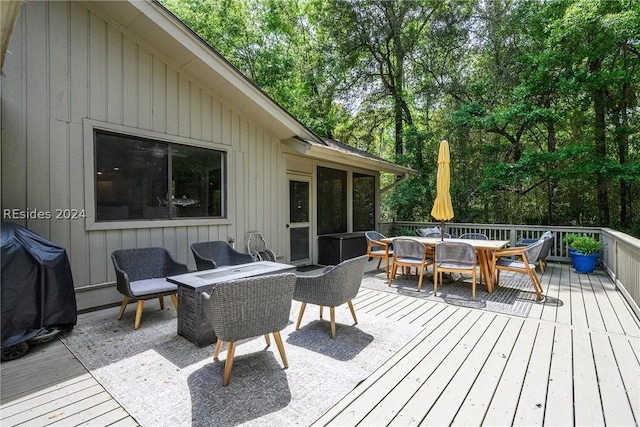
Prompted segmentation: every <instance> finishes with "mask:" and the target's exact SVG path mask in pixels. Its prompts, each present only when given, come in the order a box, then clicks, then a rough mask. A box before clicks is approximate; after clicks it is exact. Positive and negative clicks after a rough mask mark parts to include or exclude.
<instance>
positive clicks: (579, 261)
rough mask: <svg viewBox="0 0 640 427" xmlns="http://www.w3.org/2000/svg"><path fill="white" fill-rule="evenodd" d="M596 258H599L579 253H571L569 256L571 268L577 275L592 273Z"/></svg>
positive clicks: (597, 255)
mask: <svg viewBox="0 0 640 427" xmlns="http://www.w3.org/2000/svg"><path fill="white" fill-rule="evenodd" d="M598 258H600V254H590V255H585V254H581V253H580V252H573V253H572V254H571V260H572V261H573V268H575V269H576V271H577V272H578V273H593V270H595V269H596V264H597V263H598Z"/></svg>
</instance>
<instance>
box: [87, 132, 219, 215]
mask: <svg viewBox="0 0 640 427" xmlns="http://www.w3.org/2000/svg"><path fill="white" fill-rule="evenodd" d="M95 153H96V156H95V171H96V220H97V221H123V220H143V219H160V218H166V219H171V218H185V217H214V218H221V217H224V216H225V214H226V212H225V181H224V176H225V154H224V153H223V152H220V151H215V150H209V149H205V148H197V147H190V146H185V145H179V144H172V143H167V142H164V141H154V140H149V139H144V138H138V137H133V136H127V135H120V134H115V133H109V132H104V131H96V132H95Z"/></svg>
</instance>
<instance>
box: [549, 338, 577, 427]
mask: <svg viewBox="0 0 640 427" xmlns="http://www.w3.org/2000/svg"><path fill="white" fill-rule="evenodd" d="M552 352H553V353H552V357H551V367H550V369H549V377H548V386H547V388H546V392H547V397H546V404H545V408H544V422H545V424H548V425H552V426H570V425H574V423H573V369H572V364H571V360H572V357H573V355H572V353H571V328H570V327H567V326H565V327H556V328H555V333H554V337H553V349H552Z"/></svg>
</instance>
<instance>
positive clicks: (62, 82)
mask: <svg viewBox="0 0 640 427" xmlns="http://www.w3.org/2000/svg"><path fill="white" fill-rule="evenodd" d="M49 20H50V21H49V28H48V30H49V43H50V53H49V63H50V72H49V81H50V87H51V118H52V119H57V120H61V121H64V122H68V121H69V93H70V90H69V89H70V88H69V42H70V41H69V36H68V34H67V33H66V32H62V31H58V30H57V29H58V28H68V27H69V4H68V3H61V2H53V3H51V4H49Z"/></svg>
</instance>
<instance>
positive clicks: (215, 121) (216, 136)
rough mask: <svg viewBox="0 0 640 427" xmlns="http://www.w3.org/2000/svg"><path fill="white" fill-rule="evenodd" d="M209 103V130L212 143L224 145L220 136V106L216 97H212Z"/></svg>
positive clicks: (221, 120) (221, 119)
mask: <svg viewBox="0 0 640 427" xmlns="http://www.w3.org/2000/svg"><path fill="white" fill-rule="evenodd" d="M211 102H212V104H211V107H212V110H211V128H212V129H213V142H217V143H218V144H225V141H224V140H223V136H222V122H223V118H222V104H220V101H219V100H218V98H217V97H214V98H213V99H212V100H211Z"/></svg>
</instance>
